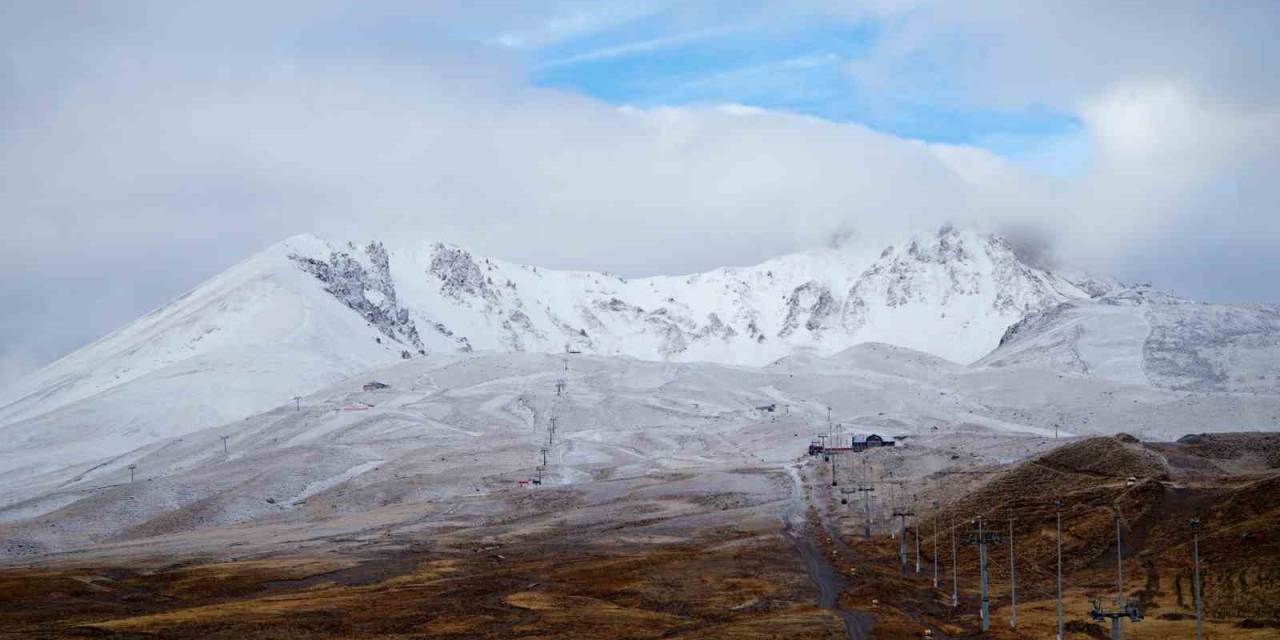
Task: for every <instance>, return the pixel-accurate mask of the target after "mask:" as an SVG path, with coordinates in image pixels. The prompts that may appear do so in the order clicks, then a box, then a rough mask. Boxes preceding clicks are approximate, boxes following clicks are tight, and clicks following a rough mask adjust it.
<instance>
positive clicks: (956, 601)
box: [951, 516, 960, 609]
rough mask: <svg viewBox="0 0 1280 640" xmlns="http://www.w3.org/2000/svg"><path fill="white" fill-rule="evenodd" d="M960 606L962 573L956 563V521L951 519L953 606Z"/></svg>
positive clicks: (953, 607)
mask: <svg viewBox="0 0 1280 640" xmlns="http://www.w3.org/2000/svg"><path fill="white" fill-rule="evenodd" d="M958 606H960V574H959V569H958V565H957V564H956V522H955V519H954V516H952V520H951V608H952V609H955V608H956V607H958Z"/></svg>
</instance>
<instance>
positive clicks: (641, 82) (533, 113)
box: [0, 0, 1280, 386]
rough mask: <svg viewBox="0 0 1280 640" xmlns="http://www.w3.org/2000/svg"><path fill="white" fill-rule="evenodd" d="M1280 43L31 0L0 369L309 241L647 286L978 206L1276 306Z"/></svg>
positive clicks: (936, 221) (1076, 250) (753, 6)
mask: <svg viewBox="0 0 1280 640" xmlns="http://www.w3.org/2000/svg"><path fill="white" fill-rule="evenodd" d="M1278 32H1280V3H1277V2H1275V1H1274V0H1239V1H1237V2H1231V3H1213V2H1204V1H1200V0H1166V1H1165V2H1161V3H1141V2H1120V3H1117V2H1114V1H1112V0H1040V1H1038V2H1034V3H1027V2H1024V1H1023V0H969V1H966V2H963V3H960V2H945V1H943V0H791V1H790V2H786V3H778V2H769V1H766V0H648V1H644V2H640V1H636V0H488V1H485V2H475V1H474V0H434V1H431V2H413V1H409V0H274V1H273V2H267V3H263V2H261V1H260V0H225V1H224V2H219V3H207V2H203V3H200V2H183V1H182V0H127V1H117V0H44V1H41V2H0V223H3V225H4V228H5V231H6V233H4V234H0V307H3V308H5V309H6V310H8V313H7V314H6V315H5V316H4V317H3V318H2V319H0V386H2V385H3V384H4V381H5V380H6V379H13V378H14V377H15V376H17V375H21V374H22V373H23V372H24V371H26V370H29V369H31V368H32V367H35V366H38V365H40V364H42V363H44V362H48V361H49V360H50V359H52V358H54V357H56V356H58V355H60V354H63V353H67V352H69V351H70V350H71V349H73V348H75V347H77V346H80V345H82V344H84V343H85V342H88V341H89V340H91V339H93V338H95V337H97V336H101V335H102V334H104V333H105V332H107V331H109V330H110V329H112V328H114V327H118V326H120V325H122V324H123V323H125V322H128V321H130V320H132V319H134V318H137V317H138V316H140V315H142V314H143V313H145V312H147V311H148V310H150V309H153V308H155V307H156V306H158V305H161V304H163V303H164V302H165V301H166V300H169V299H171V298H173V297H175V296H177V295H179V294H181V293H182V292H183V291H185V290H187V289H189V288H190V287H192V286H194V285H195V284H197V283H198V282H199V281H200V280H202V279H204V278H207V277H209V276H210V275H212V274H214V273H217V272H218V271H220V270H222V269H224V268H226V267H227V266H230V265H231V264H234V263H235V262H236V261H237V260H240V259H243V258H244V257H246V256H248V255H250V254H252V253H253V252H255V251H258V250H261V249H262V248H263V247H265V246H268V245H270V244H272V243H274V242H276V241H278V240H280V239H281V238H284V237H287V236H289V235H292V234H296V233H301V232H314V233H318V234H320V235H323V236H329V237H333V238H352V239H357V240H362V241H363V240H364V239H369V238H380V239H381V238H386V239H395V238H401V239H411V240H447V241H451V242H456V243H459V244H463V245H467V246H470V247H472V248H473V249H475V250H476V251H478V252H480V253H482V254H485V255H492V256H495V257H501V258H506V259H510V260H514V261H519V262H525V263H532V264H538V265H543V266H547V267H555V268H575V269H596V270H605V271H611V272H614V273H619V274H622V275H628V276H631V275H652V274H659V273H668V274H669V273H691V272H696V271H702V270H706V269H710V268H714V267H718V266H726V265H745V264H752V263H755V262H759V261H761V260H765V259H768V258H770V257H773V256H776V255H780V254H783V253H786V252H790V251H799V250H804V249H808V248H812V247H814V246H821V245H823V244H825V243H827V242H829V241H830V239H831V238H832V237H833V236H842V237H843V236H846V235H848V234H850V233H851V232H852V233H855V234H857V235H860V236H861V237H863V238H864V239H868V241H870V239H871V238H881V239H884V240H886V241H888V242H896V241H899V240H901V239H902V238H903V237H905V236H906V234H910V233H917V232H922V231H927V230H930V229H936V228H937V226H938V225H940V224H944V223H957V224H967V225H974V226H977V227H981V228H988V229H993V230H998V231H1004V232H1016V233H1017V234H1020V235H1029V236H1035V237H1037V238H1039V239H1041V240H1043V241H1044V243H1045V244H1046V245H1047V246H1050V247H1051V249H1052V252H1053V254H1054V255H1055V258H1057V259H1059V260H1060V262H1061V264H1064V265H1069V266H1072V267H1078V268H1081V269H1084V270H1087V271H1093V272H1096V273H1100V274H1106V275H1110V276H1114V277H1117V278H1119V279H1121V280H1124V281H1128V282H1135V281H1137V282H1146V281H1150V282H1153V283H1154V284H1156V285H1157V286H1160V287H1163V288H1165V289H1168V290H1171V291H1173V292H1175V293H1179V294H1183V295H1187V296H1190V297H1195V298H1198V299H1205V300H1219V301H1270V302H1275V301H1277V300H1280V260H1277V259H1276V250H1275V245H1276V242H1275V240H1274V239H1275V238H1277V237H1280V213H1278V212H1280V181H1277V180H1275V176H1276V175H1277V174H1280V74H1277V73H1276V72H1275V62H1276V60H1280V39H1277V38H1276V37H1275V34H1276V33H1278ZM725 104H736V105H746V106H749V107H754V108H755V109H752V110H744V109H722V108H718V107H720V106H721V105H725ZM623 106H629V107H636V108H635V109H623V108H619V107H623ZM157 265H160V266H157ZM104 283H105V284H104ZM51 292H53V293H51Z"/></svg>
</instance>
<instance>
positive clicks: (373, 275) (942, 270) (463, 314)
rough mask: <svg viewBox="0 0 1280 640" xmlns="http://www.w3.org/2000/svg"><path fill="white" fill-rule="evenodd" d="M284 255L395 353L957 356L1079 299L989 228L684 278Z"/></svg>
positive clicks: (449, 252)
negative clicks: (873, 344)
mask: <svg viewBox="0 0 1280 640" xmlns="http://www.w3.org/2000/svg"><path fill="white" fill-rule="evenodd" d="M291 257H292V260H293V261H294V263H295V264H296V265H297V266H298V267H299V268H300V269H302V270H304V271H307V272H309V273H311V274H313V275H314V276H315V277H316V279H317V280H319V281H321V282H323V283H324V286H325V287H326V289H327V290H329V291H331V292H332V294H333V295H334V296H335V297H336V298H338V299H340V300H341V301H342V302H343V303H344V304H346V305H347V306H348V307H349V308H350V309H351V310H353V311H354V312H357V313H359V314H361V315H362V316H363V317H365V318H366V319H367V320H368V321H369V322H371V323H373V324H374V325H376V326H378V327H380V328H381V329H382V331H383V333H384V334H385V335H386V337H388V338H390V339H393V340H396V341H399V342H400V343H402V344H404V345H405V346H406V348H407V349H408V350H409V352H410V353H415V352H417V351H418V350H419V349H423V350H427V351H431V352H440V351H445V352H454V351H459V350H463V351H465V350H471V349H479V350H493V351H542V352H564V351H566V350H574V351H582V352H585V353H599V354H607V355H629V356H633V357H637V358H642V359H647V360H674V361H711V362H721V363H731V364H753V365H762V364H765V363H768V362H772V361H774V360H776V359H778V358H781V357H784V356H787V355H790V354H792V353H794V352H796V351H797V350H800V349H812V350H814V351H816V352H818V353H820V354H831V353H835V352H838V351H840V350H843V349H845V348H847V347H849V346H852V345H854V344H858V343H862V342H868V341H880V342H887V343H891V344H897V345H900V346H906V347H911V348H915V349H920V350H924V351H927V352H930V353H934V354H936V355H938V356H941V357H944V358H947V359H950V360H953V361H957V362H961V363H967V362H972V361H973V360H976V359H978V358H980V357H981V356H982V355H984V354H986V353H987V352H988V351H990V350H991V349H992V348H994V347H995V345H996V342H997V340H998V339H999V337H1000V335H1001V334H1002V333H1003V332H1004V330H1005V328H1007V327H1008V326H1009V325H1010V324H1012V323H1014V322H1016V321H1018V320H1020V319H1021V318H1022V317H1024V316H1025V315H1026V314H1028V313H1031V312H1035V311H1040V310H1043V309H1047V308H1050V307H1052V306H1054V305H1056V304H1058V303H1060V302H1062V301H1064V300H1070V299H1075V298H1087V297H1088V294H1087V293H1085V292H1084V291H1083V290H1081V289H1080V288H1078V287H1076V286H1075V285H1073V284H1071V283H1070V282H1068V281H1067V280H1066V279H1064V278H1061V277H1058V276H1055V275H1054V274H1052V273H1047V272H1044V271H1041V270H1038V269H1034V268H1032V267H1029V266H1027V265H1025V264H1023V263H1022V262H1020V261H1019V260H1018V258H1017V257H1016V255H1015V254H1014V252H1013V250H1012V249H1011V248H1010V247H1009V245H1008V244H1007V243H1005V242H1004V241H1003V240H1002V239H1000V238H998V237H994V236H987V235H981V234H977V233H973V232H967V231H957V230H955V229H951V228H946V229H943V230H942V231H940V232H938V233H936V234H929V235H927V236H921V237H917V238H914V239H911V240H909V241H907V242H905V243H903V244H902V245H898V246H891V247H888V248H877V249H876V250H874V251H866V250H860V249H854V248H842V249H823V250H817V251H811V252H805V253H800V254H793V255H788V256H784V257H780V258H777V259H774V260H770V261H768V262H765V263H763V264H760V265H757V266H754V267H747V268H733V269H716V270H714V271H710V272H707V273H701V274H694V275H689V276H662V277H653V278H641V279H633V280H624V279H622V278H618V277H615V276H610V275H607V274H601V273H592V272H567V271H551V270H545V269H538V268H536V267H530V266H524V265H517V264H512V263H508V262H504V261H501V260H495V259H491V258H483V257H479V256H476V255H474V254H472V253H470V252H468V251H466V250H464V249H461V248H458V247H454V246H449V245H445V244H440V243H422V244H418V245H414V246H411V247H408V248H403V249H391V250H388V249H387V248H385V247H384V246H383V245H382V244H379V243H371V244H368V245H366V246H363V247H356V246H355V245H351V244H348V245H344V246H338V247H329V248H327V249H321V250H319V251H312V252H310V253H302V252H299V253H297V254H294V255H293V256H291Z"/></svg>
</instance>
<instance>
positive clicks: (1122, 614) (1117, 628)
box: [1089, 498, 1142, 640]
mask: <svg viewBox="0 0 1280 640" xmlns="http://www.w3.org/2000/svg"><path fill="white" fill-rule="evenodd" d="M1113 506H1114V507H1115V510H1116V589H1117V593H1116V608H1115V609H1114V610H1112V611H1104V610H1103V609H1102V604H1101V602H1100V601H1099V600H1098V599H1095V600H1094V601H1093V610H1092V611H1090V612H1089V617H1091V618H1093V619H1094V620H1096V621H1098V622H1101V621H1103V620H1108V619H1109V620H1111V640H1123V638H1124V627H1123V626H1121V621H1122V620H1123V619H1124V618H1128V619H1129V620H1131V621H1133V622H1138V621H1140V620H1142V611H1141V610H1140V609H1138V607H1137V605H1134V604H1131V603H1126V602H1125V598H1124V572H1123V568H1122V563H1123V561H1124V555H1123V553H1122V552H1121V538H1120V499H1119V498H1117V499H1116V502H1115V503H1114V505H1113Z"/></svg>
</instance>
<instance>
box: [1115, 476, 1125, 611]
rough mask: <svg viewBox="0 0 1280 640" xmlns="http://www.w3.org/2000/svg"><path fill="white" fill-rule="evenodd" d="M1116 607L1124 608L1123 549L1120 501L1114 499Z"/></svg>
mask: <svg viewBox="0 0 1280 640" xmlns="http://www.w3.org/2000/svg"><path fill="white" fill-rule="evenodd" d="M1115 510H1116V606H1117V607H1123V606H1124V547H1123V545H1122V544H1121V542H1120V500H1119V498H1117V499H1116V502H1115Z"/></svg>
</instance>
